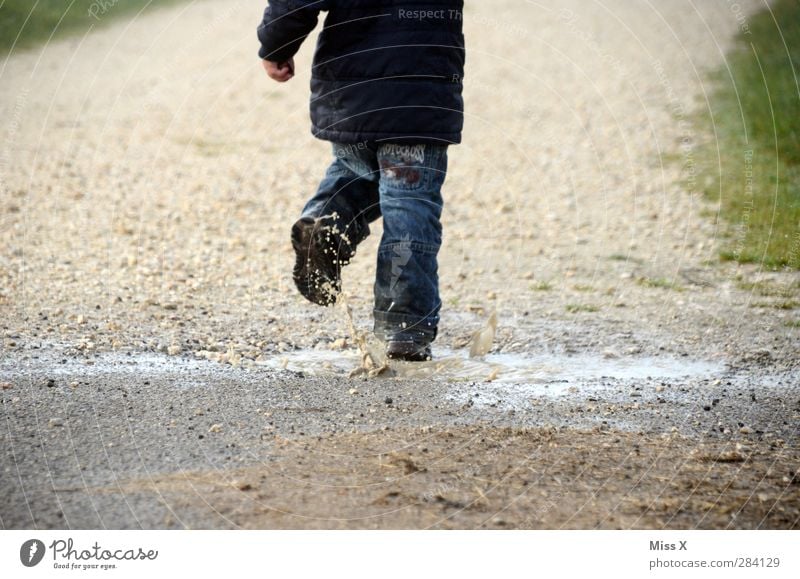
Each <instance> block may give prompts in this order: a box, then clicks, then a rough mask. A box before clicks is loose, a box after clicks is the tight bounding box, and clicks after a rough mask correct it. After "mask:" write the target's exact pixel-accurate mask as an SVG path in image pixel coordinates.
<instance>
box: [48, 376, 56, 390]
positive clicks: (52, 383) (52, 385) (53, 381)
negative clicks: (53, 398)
mask: <svg viewBox="0 0 800 579" xmlns="http://www.w3.org/2000/svg"><path fill="white" fill-rule="evenodd" d="M55 385H56V381H55V380H54V379H52V378H48V379H47V387H48V388H54V387H55Z"/></svg>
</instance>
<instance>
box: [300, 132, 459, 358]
mask: <svg viewBox="0 0 800 579" xmlns="http://www.w3.org/2000/svg"><path fill="white" fill-rule="evenodd" d="M333 154H334V161H333V163H331V165H330V167H328V170H327V172H326V174H325V178H324V179H323V180H322V182H321V183H320V185H319V189H318V190H317V192H316V194H315V195H314V196H313V197H312V198H311V199H310V200H309V201H308V203H306V206H305V208H304V209H303V215H302V216H303V217H314V218H316V217H321V216H324V215H331V214H334V213H335V214H336V215H337V216H338V218H337V221H338V222H339V224H340V228H341V229H344V230H345V232H346V235H347V236H348V239H350V240H351V241H353V242H355V243H358V242H360V241H362V240H363V239H364V238H365V237H366V236H367V235H368V234H369V223H371V222H373V221H375V220H376V219H378V218H379V217H381V216H383V237H382V238H381V243H380V247H379V249H378V267H377V273H376V276H375V286H374V295H375V306H374V320H375V328H374V329H375V334H376V336H378V338H380V339H382V340H384V341H387V340H400V341H413V342H415V343H421V344H425V343H429V342H431V341H433V340H434V338H436V332H437V327H438V324H439V310H440V308H441V301H440V299H439V275H438V262H437V254H438V253H439V248H440V247H441V245H442V225H441V223H440V221H439V220H440V218H441V215H442V194H441V188H442V184H443V183H444V179H445V175H446V173H447V146H446V145H434V144H378V143H364V142H362V143H357V144H341V143H334V144H333Z"/></svg>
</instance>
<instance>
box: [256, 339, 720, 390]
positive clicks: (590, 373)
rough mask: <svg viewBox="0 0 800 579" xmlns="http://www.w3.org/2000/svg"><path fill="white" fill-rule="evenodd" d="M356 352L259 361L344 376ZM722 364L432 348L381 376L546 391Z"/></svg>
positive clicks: (705, 372) (702, 374) (673, 375)
mask: <svg viewBox="0 0 800 579" xmlns="http://www.w3.org/2000/svg"><path fill="white" fill-rule="evenodd" d="M360 359H361V355H360V353H359V352H358V351H357V350H352V349H351V350H299V351H295V352H289V353H286V354H284V355H282V356H280V357H276V358H271V359H269V360H266V361H265V362H263V363H261V364H260V365H264V366H267V367H270V368H274V369H286V370H292V371H295V372H303V373H304V374H308V375H311V376H330V375H337V374H338V375H343V376H347V375H348V374H349V373H350V372H351V371H352V370H353V368H356V367H358V365H359V364H360ZM724 369H725V367H724V365H723V364H721V363H715V362H706V361H696V360H695V361H693V360H686V359H685V358H681V359H679V358H671V357H644V358H615V359H609V358H604V357H602V356H596V355H588V354H587V355H577V356H556V355H553V354H541V355H537V356H524V355H520V354H489V355H487V356H484V357H482V358H470V357H469V354H468V353H467V352H466V351H457V352H454V351H452V350H446V349H442V348H440V349H438V350H437V358H436V359H435V360H432V361H430V362H420V363H404V362H390V364H389V371H388V372H386V373H385V375H386V376H389V377H395V378H415V379H432V380H441V381H446V382H485V383H492V384H498V385H501V384H516V385H531V386H535V385H542V384H546V385H548V386H549V390H550V392H551V393H554V392H556V391H561V390H566V389H567V388H569V387H570V386H571V385H574V384H575V383H580V382H588V381H592V380H600V379H613V380H646V379H653V380H658V379H662V380H674V379H678V378H688V377H691V378H706V377H709V376H713V375H715V374H719V373H721V372H723V371H724Z"/></svg>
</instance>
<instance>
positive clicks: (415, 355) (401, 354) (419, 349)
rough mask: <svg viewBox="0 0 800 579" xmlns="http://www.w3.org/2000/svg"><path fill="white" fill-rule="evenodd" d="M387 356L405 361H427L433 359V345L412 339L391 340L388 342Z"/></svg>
mask: <svg viewBox="0 0 800 579" xmlns="http://www.w3.org/2000/svg"><path fill="white" fill-rule="evenodd" d="M386 357H387V358H389V359H390V360H403V361H405V362H427V361H428V360H430V359H431V345H430V344H418V343H417V342H414V341H411V340H408V341H405V340H389V341H388V342H387V343H386Z"/></svg>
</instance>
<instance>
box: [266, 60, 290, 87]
mask: <svg viewBox="0 0 800 579" xmlns="http://www.w3.org/2000/svg"><path fill="white" fill-rule="evenodd" d="M261 63H262V64H263V65H264V70H266V71H267V75H268V76H269V77H270V78H271V79H272V80H275V81H277V82H286V81H287V80H289V79H290V78H292V77H293V76H294V58H290V59H289V60H287V61H286V62H273V61H271V60H262V61H261Z"/></svg>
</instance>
